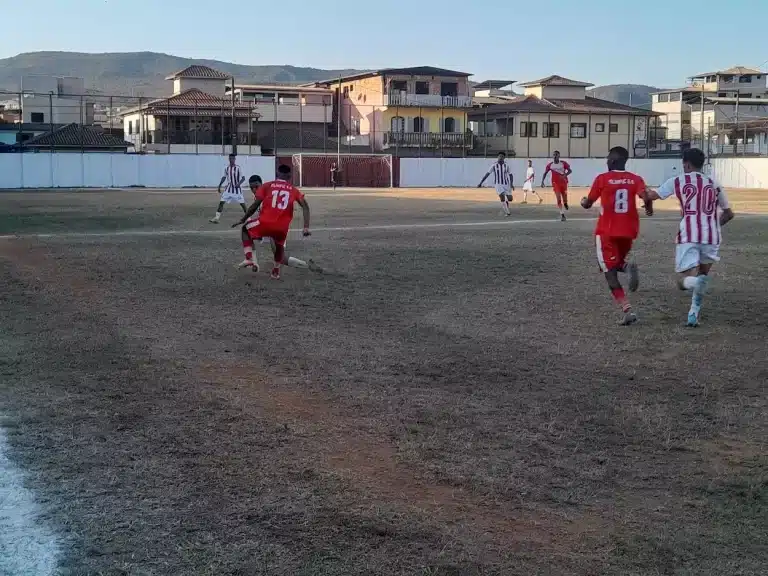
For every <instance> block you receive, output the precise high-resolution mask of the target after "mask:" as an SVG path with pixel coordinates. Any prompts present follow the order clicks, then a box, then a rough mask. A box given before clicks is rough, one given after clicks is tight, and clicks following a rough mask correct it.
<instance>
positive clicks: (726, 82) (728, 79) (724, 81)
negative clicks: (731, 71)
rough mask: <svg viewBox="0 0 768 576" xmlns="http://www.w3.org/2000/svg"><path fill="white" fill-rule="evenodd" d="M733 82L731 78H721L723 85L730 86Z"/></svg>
mask: <svg viewBox="0 0 768 576" xmlns="http://www.w3.org/2000/svg"><path fill="white" fill-rule="evenodd" d="M731 82H733V76H723V83H725V84H730V83H731Z"/></svg>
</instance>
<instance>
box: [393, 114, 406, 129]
mask: <svg viewBox="0 0 768 576" xmlns="http://www.w3.org/2000/svg"><path fill="white" fill-rule="evenodd" d="M389 129H390V130H391V131H392V132H405V118H403V117H402V116H394V117H393V118H392V120H390V121H389Z"/></svg>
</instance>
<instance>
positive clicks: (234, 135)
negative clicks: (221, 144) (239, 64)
mask: <svg viewBox="0 0 768 576" xmlns="http://www.w3.org/2000/svg"><path fill="white" fill-rule="evenodd" d="M231 81H232V154H234V155H235V156H237V116H236V115H235V77H234V76H232V78H231ZM248 115H249V116H250V112H249V113H248ZM222 128H223V127H222Z"/></svg>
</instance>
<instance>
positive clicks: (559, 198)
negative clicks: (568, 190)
mask: <svg viewBox="0 0 768 576" xmlns="http://www.w3.org/2000/svg"><path fill="white" fill-rule="evenodd" d="M555 199H556V200H557V208H558V209H559V210H560V222H565V220H566V218H565V211H564V210H563V195H562V194H561V193H560V192H555Z"/></svg>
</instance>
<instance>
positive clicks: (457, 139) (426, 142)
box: [384, 132, 472, 148]
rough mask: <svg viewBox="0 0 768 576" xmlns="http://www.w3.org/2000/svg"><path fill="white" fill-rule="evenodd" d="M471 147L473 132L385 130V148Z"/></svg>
mask: <svg viewBox="0 0 768 576" xmlns="http://www.w3.org/2000/svg"><path fill="white" fill-rule="evenodd" d="M396 147H401V148H464V147H465V148H471V147H472V134H463V133H457V134H452V133H439V132H384V148H396Z"/></svg>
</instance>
